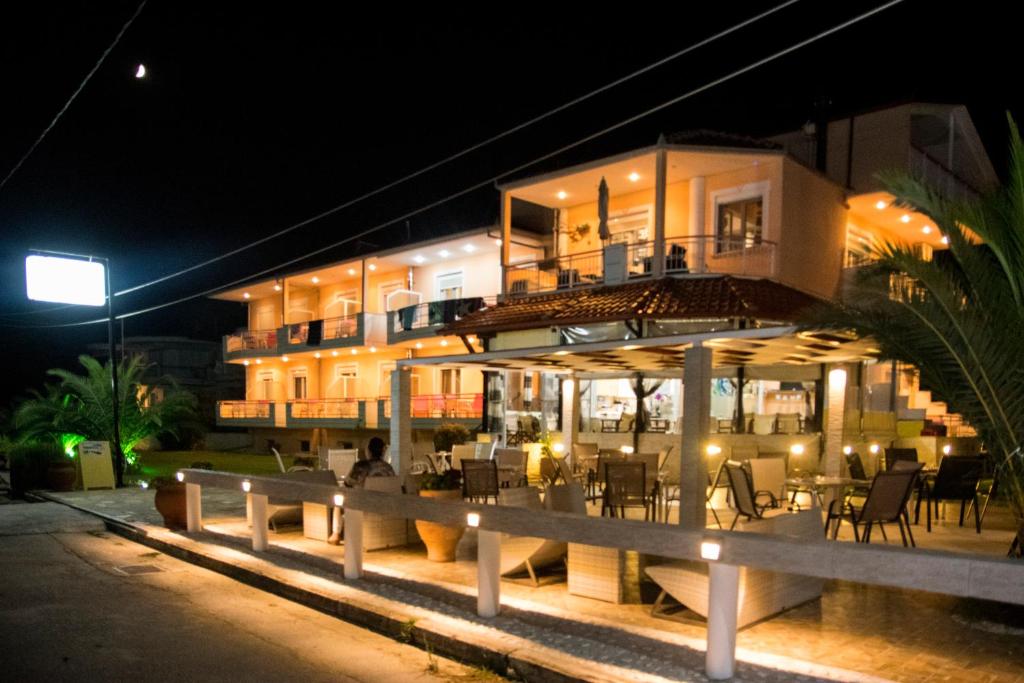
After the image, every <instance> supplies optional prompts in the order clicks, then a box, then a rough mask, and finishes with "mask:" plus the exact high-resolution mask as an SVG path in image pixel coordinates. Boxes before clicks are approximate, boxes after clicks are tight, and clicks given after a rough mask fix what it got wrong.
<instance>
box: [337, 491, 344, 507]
mask: <svg viewBox="0 0 1024 683" xmlns="http://www.w3.org/2000/svg"><path fill="white" fill-rule="evenodd" d="M344 504H345V496H343V495H342V494H340V493H335V494H334V506H335V507H339V508H340V507H341V506H342V505H344Z"/></svg>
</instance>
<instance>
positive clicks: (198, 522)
mask: <svg viewBox="0 0 1024 683" xmlns="http://www.w3.org/2000/svg"><path fill="white" fill-rule="evenodd" d="M185 521H186V526H187V528H188V531H189V533H195V532H197V531H202V530H203V496H202V490H201V489H200V488H199V484H185Z"/></svg>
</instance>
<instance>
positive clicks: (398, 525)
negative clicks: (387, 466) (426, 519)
mask: <svg viewBox="0 0 1024 683" xmlns="http://www.w3.org/2000/svg"><path fill="white" fill-rule="evenodd" d="M363 488H364V489H365V490H367V491H380V492H382V493H394V494H398V493H405V492H406V489H405V487H404V486H403V484H402V479H401V478H400V477H367V478H366V479H365V480H364V481H363ZM409 524H410V522H409V520H407V519H406V518H405V517H401V516H396V515H384V514H379V513H375V512H367V513H364V514H363V549H364V550H381V549H383V548H395V547H399V546H403V545H407V544H408V543H409V540H410V539H409Z"/></svg>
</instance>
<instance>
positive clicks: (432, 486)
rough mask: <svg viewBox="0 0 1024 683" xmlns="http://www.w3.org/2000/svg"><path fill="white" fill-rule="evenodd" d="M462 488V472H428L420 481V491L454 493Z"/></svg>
mask: <svg viewBox="0 0 1024 683" xmlns="http://www.w3.org/2000/svg"><path fill="white" fill-rule="evenodd" d="M459 488H462V472H459V471H458V470H446V471H444V472H428V473H426V474H424V475H423V478H422V479H420V491H454V490H456V489H459Z"/></svg>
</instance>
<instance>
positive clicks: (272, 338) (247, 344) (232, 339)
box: [224, 329, 277, 353]
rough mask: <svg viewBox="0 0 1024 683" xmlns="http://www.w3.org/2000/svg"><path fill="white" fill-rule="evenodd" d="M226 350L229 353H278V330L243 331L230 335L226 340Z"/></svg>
mask: <svg viewBox="0 0 1024 683" xmlns="http://www.w3.org/2000/svg"><path fill="white" fill-rule="evenodd" d="M224 350H225V351H227V352H228V353H235V352H238V351H277V330H276V329H275V330H243V331H241V332H238V333H237V334H229V335H228V336H227V337H225V338H224Z"/></svg>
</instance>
